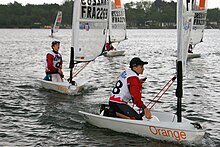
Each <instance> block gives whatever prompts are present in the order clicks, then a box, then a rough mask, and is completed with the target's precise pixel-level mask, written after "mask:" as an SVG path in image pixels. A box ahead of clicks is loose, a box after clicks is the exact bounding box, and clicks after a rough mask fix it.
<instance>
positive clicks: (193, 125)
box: [79, 0, 205, 144]
mask: <svg viewBox="0 0 220 147" xmlns="http://www.w3.org/2000/svg"><path fill="white" fill-rule="evenodd" d="M188 6H189V3H187V1H183V0H178V1H177V16H178V17H177V24H178V25H177V66H176V71H177V75H176V77H177V89H176V97H177V105H176V106H177V112H176V114H173V113H169V112H159V111H151V113H152V115H153V116H154V117H153V118H157V119H153V120H152V119H150V120H145V119H144V120H131V119H122V118H115V117H112V116H115V115H110V114H111V113H110V112H111V111H114V110H111V109H110V108H108V107H107V106H105V108H104V113H103V111H102V109H101V110H100V112H101V113H100V114H92V113H87V112H83V111H79V113H80V114H82V116H83V118H84V119H85V120H86V121H87V122H88V123H90V124H92V125H95V126H97V127H100V128H107V129H111V130H114V131H117V132H122V133H131V134H136V135H140V136H144V137H150V138H154V139H158V140H165V141H168V142H177V143H186V144H188V143H198V142H200V141H201V140H202V139H203V136H204V134H205V130H204V129H203V128H202V126H201V125H200V124H199V123H197V122H194V121H191V120H189V119H186V118H184V117H182V96H183V82H182V81H183V75H184V73H185V72H184V71H185V66H186V59H187V51H188V46H189V38H190V33H191V26H192V20H193V14H192V13H191V12H190V11H189V10H187V9H186V8H187V7H188ZM172 80H174V79H172ZM161 91H162V90H161ZM157 96H158V95H157ZM101 108H102V107H101ZM148 108H149V107H148ZM151 108H152V107H151ZM107 112H108V113H107ZM113 114H114V112H113ZM103 115H104V116H103ZM116 116H117V115H116Z"/></svg>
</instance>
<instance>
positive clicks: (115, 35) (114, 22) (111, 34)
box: [104, 0, 127, 57]
mask: <svg viewBox="0 0 220 147" xmlns="http://www.w3.org/2000/svg"><path fill="white" fill-rule="evenodd" d="M109 9H110V11H109V12H110V14H109V22H108V26H109V28H108V38H107V40H108V42H107V45H106V50H107V51H106V52H105V54H104V56H107V57H114V56H123V55H124V52H125V51H122V50H117V47H118V45H119V43H120V42H121V41H124V40H126V39H127V31H126V17H125V8H124V4H123V3H122V2H121V0H115V1H114V3H112V2H110V3H109Z"/></svg>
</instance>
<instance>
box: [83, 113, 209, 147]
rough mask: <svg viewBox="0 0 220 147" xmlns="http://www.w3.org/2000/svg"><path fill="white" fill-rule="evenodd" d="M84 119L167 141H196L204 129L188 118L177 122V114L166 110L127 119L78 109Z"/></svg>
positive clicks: (94, 123) (103, 125)
mask: <svg viewBox="0 0 220 147" xmlns="http://www.w3.org/2000/svg"><path fill="white" fill-rule="evenodd" d="M79 113H81V114H82V115H83V117H84V119H85V120H86V121H87V122H88V123H90V124H92V125H95V126H97V127H99V128H107V129H111V130H114V131H117V132H122V133H131V134H136V135H139V136H143V137H150V138H154V139H157V140H165V141H169V142H181V143H192V142H194V143H196V142H197V141H201V140H202V138H203V136H204V134H205V131H204V130H202V129H196V128H195V127H194V126H193V125H192V124H190V122H191V121H190V120H187V119H185V118H182V123H177V116H176V115H174V114H171V113H168V112H157V111H152V114H153V115H154V116H156V117H157V118H158V119H159V121H156V120H150V121H148V120H128V119H121V118H113V117H106V116H102V115H96V114H91V113H87V112H82V111H79Z"/></svg>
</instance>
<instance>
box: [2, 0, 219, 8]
mask: <svg viewBox="0 0 220 147" xmlns="http://www.w3.org/2000/svg"><path fill="white" fill-rule="evenodd" d="M14 1H17V2H18V3H21V4H22V5H26V4H27V3H29V4H43V3H57V4H59V5H60V4H62V3H63V2H64V1H65V0H0V4H8V3H10V2H12V3H13V2H14ZM124 1H125V2H126V3H127V2H130V1H140V0H124ZM151 1H154V0H151ZM166 1H168V2H170V1H171V0H166ZM174 1H175V2H176V1H177V0H174ZM216 7H218V8H220V0H208V8H216Z"/></svg>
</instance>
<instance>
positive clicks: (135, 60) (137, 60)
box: [130, 57, 148, 68]
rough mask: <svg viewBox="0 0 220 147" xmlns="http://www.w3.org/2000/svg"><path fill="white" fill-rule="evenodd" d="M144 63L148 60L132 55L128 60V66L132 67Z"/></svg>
mask: <svg viewBox="0 0 220 147" xmlns="http://www.w3.org/2000/svg"><path fill="white" fill-rule="evenodd" d="M144 64H148V62H144V61H142V60H141V59H140V58H138V57H134V58H132V59H131V61H130V68H132V67H134V66H138V65H144Z"/></svg>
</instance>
